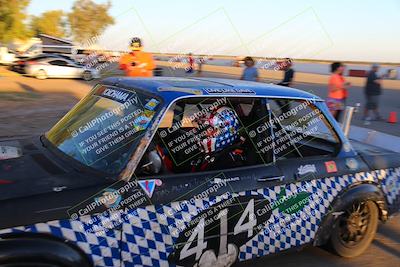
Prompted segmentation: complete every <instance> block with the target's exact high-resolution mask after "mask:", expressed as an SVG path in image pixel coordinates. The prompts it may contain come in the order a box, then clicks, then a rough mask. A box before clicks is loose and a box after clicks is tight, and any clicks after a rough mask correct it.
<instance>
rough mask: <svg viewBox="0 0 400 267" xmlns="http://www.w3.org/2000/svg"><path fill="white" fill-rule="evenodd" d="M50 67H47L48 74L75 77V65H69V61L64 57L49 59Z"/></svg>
mask: <svg viewBox="0 0 400 267" xmlns="http://www.w3.org/2000/svg"><path fill="white" fill-rule="evenodd" d="M49 64H50V65H51V67H49V68H48V73H47V74H48V75H49V76H52V77H59V78H72V77H76V71H77V70H76V67H75V66H72V65H70V62H69V61H67V60H65V59H55V60H51V61H49Z"/></svg>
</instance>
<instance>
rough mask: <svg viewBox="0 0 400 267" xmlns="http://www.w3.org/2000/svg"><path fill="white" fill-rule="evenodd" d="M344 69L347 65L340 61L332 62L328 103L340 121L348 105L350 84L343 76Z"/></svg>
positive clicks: (330, 109)
mask: <svg viewBox="0 0 400 267" xmlns="http://www.w3.org/2000/svg"><path fill="white" fill-rule="evenodd" d="M344 70H345V66H344V65H343V64H342V63H340V62H334V63H332V64H331V72H332V74H331V77H330V78H329V83H328V98H327V100H326V104H327V105H328V108H329V111H330V112H331V114H332V115H333V117H334V118H335V119H336V120H337V121H339V119H340V114H341V113H342V111H343V109H344V107H345V105H346V99H347V97H348V92H347V89H346V86H349V85H350V83H348V82H346V80H345V79H344V77H343V73H344Z"/></svg>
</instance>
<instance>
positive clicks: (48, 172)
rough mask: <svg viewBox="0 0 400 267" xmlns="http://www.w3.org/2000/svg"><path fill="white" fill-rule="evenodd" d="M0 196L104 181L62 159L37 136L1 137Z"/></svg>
mask: <svg viewBox="0 0 400 267" xmlns="http://www.w3.org/2000/svg"><path fill="white" fill-rule="evenodd" d="M0 152H1V153H0V200H5V199H13V198H18V197H28V196H32V195H38V194H44V193H51V192H60V191H63V190H70V189H76V188H82V187H87V186H90V185H96V184H99V183H101V182H104V179H100V178H99V177H96V176H93V175H88V174H85V173H83V172H80V171H78V170H76V169H74V168H72V167H70V166H68V165H67V164H65V163H63V162H62V161H60V159H58V158H57V157H56V156H55V155H54V154H52V153H51V152H50V151H49V150H48V149H46V148H45V147H43V146H42V144H41V142H40V139H39V137H37V138H31V139H22V140H3V141H0Z"/></svg>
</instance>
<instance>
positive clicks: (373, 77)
mask: <svg viewBox="0 0 400 267" xmlns="http://www.w3.org/2000/svg"><path fill="white" fill-rule="evenodd" d="M378 70H379V65H378V64H373V65H372V68H371V70H370V71H369V72H368V76H367V82H366V84H365V90H364V93H365V98H366V105H365V109H364V118H363V119H364V123H365V124H369V123H370V121H371V117H369V113H370V110H372V111H373V112H374V114H375V120H382V117H381V116H380V115H379V111H378V106H379V105H378V104H379V96H380V95H381V93H382V89H381V78H382V77H380V76H378Z"/></svg>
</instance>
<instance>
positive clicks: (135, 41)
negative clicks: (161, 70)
mask: <svg viewBox="0 0 400 267" xmlns="http://www.w3.org/2000/svg"><path fill="white" fill-rule="evenodd" d="M130 49H131V50H132V52H130V53H128V54H124V55H122V56H121V58H120V60H119V69H120V70H124V71H125V75H126V76H130V77H152V76H153V69H154V67H155V64H154V60H153V56H152V55H151V53H147V52H144V51H142V50H143V46H142V41H141V40H140V39H139V38H138V37H134V38H132V40H131V44H130Z"/></svg>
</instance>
